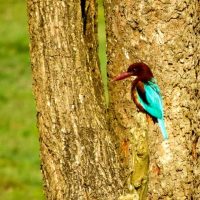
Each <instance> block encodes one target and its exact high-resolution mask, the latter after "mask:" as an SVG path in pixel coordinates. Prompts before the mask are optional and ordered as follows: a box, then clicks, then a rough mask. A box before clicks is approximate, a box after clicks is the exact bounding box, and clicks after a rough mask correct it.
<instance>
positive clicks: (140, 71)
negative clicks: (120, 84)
mask: <svg viewBox="0 0 200 200" xmlns="http://www.w3.org/2000/svg"><path fill="white" fill-rule="evenodd" d="M130 76H137V78H138V79H139V80H141V81H149V80H150V79H151V78H153V73H152V72H151V70H150V68H149V67H148V65H146V64H145V63H142V62H140V63H133V64H131V65H130V66H129V67H128V69H127V71H126V72H123V73H121V74H119V75H118V76H117V77H115V78H114V79H113V81H119V80H123V79H125V78H128V77H130Z"/></svg>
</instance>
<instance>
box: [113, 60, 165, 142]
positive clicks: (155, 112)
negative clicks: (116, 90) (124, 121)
mask: <svg viewBox="0 0 200 200" xmlns="http://www.w3.org/2000/svg"><path fill="white" fill-rule="evenodd" d="M131 76H136V79H134V80H133V81H132V86H131V98H132V100H133V101H134V103H135V104H136V106H137V107H138V109H139V110H140V111H141V112H143V113H146V114H147V116H150V118H152V120H153V121H154V122H155V123H156V122H157V123H158V125H159V127H160V129H161V132H162V135H163V138H164V140H167V139H168V134H167V130H166V127H165V121H164V111H163V104H162V96H161V93H160V88H159V86H158V85H157V81H156V79H155V78H154V76H153V73H152V71H151V69H150V68H149V66H148V65H147V64H145V63H143V62H138V63H133V64H131V65H130V66H129V67H128V70H127V71H126V72H122V73H121V74H119V75H118V76H116V77H115V78H114V79H113V81H119V80H123V79H125V78H128V77H131Z"/></svg>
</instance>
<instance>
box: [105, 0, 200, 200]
mask: <svg viewBox="0 0 200 200" xmlns="http://www.w3.org/2000/svg"><path fill="white" fill-rule="evenodd" d="M105 10H106V21H107V54H108V60H109V61H108V71H109V77H110V78H113V77H114V76H115V75H117V74H119V73H120V72H121V71H125V70H126V69H127V67H128V65H130V64H132V63H133V62H136V61H143V62H145V63H147V64H148V65H149V66H150V67H151V68H152V70H153V72H154V75H155V77H156V78H157V80H158V83H159V85H160V88H161V91H162V95H163V100H164V107H165V119H166V126H167V130H168V133H169V140H168V141H166V142H163V139H162V136H161V133H160V131H159V129H158V128H157V126H156V125H154V124H150V125H148V124H147V122H146V119H145V116H144V114H142V113H139V112H138V111H137V110H136V106H135V105H134V104H133V102H131V97H130V87H131V80H129V81H128V80H126V81H122V82H118V83H110V86H109V90H110V102H111V105H110V109H111V114H110V116H111V123H112V127H113V128H114V131H115V133H116V134H117V135H118V137H119V141H120V142H119V143H120V145H119V146H120V148H119V150H120V149H121V152H122V154H123V155H125V157H126V159H124V160H123V162H124V166H127V170H126V175H127V174H128V172H132V173H129V178H128V179H127V180H128V182H127V186H128V188H129V193H130V195H125V196H124V197H122V199H146V195H147V189H146V187H147V179H148V178H147V175H148V148H149V154H150V168H149V199H200V194H199V191H200V188H199V180H200V179H199V175H198V174H199V168H198V166H199V159H198V155H199V145H200V144H199V140H198V137H199V135H198V134H199V133H197V132H198V131H199V127H198V123H199V122H198V119H197V112H198V107H197V106H198V103H199V102H198V101H199V93H198V87H197V80H198V78H197V76H198V71H199V68H198V67H199V41H200V40H198V39H199V30H200V28H199V21H198V18H199V1H198V0H195V1H190V0H187V1H185V0H181V1H150V0H148V1H140V0H136V1H130V0H128V1H127V0H126V1H125V0H124V1H123V0H121V1H113V0H105ZM147 138H148V140H147ZM127 176H128V175H127Z"/></svg>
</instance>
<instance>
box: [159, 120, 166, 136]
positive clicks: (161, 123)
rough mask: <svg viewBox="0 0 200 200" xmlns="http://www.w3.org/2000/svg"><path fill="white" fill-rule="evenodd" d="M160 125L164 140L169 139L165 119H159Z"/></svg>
mask: <svg viewBox="0 0 200 200" xmlns="http://www.w3.org/2000/svg"><path fill="white" fill-rule="evenodd" d="M158 125H159V126H160V130H161V132H162V135H163V138H164V140H167V139H168V134H167V130H166V128H165V122H164V119H163V118H162V119H158Z"/></svg>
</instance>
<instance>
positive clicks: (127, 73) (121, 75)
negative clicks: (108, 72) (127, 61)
mask: <svg viewBox="0 0 200 200" xmlns="http://www.w3.org/2000/svg"><path fill="white" fill-rule="evenodd" d="M130 76H133V73H132V72H122V73H121V74H119V75H118V76H116V77H115V78H113V79H112V81H119V80H123V79H125V78H128V77H130Z"/></svg>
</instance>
